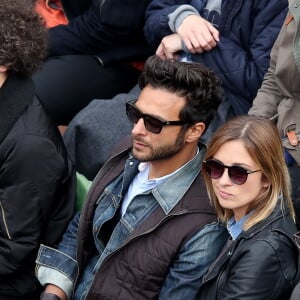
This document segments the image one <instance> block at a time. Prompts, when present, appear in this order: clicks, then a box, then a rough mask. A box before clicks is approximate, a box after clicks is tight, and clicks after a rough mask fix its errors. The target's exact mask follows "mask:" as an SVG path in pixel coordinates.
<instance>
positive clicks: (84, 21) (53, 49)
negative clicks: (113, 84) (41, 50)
mask: <svg viewBox="0 0 300 300" xmlns="http://www.w3.org/2000/svg"><path fill="white" fill-rule="evenodd" d="M149 2H150V0H105V1H104V0H62V5H63V8H64V12H65V14H66V16H67V17H68V19H69V24H67V25H59V26H56V27H54V28H51V29H50V30H49V56H56V55H65V54H91V55H96V54H97V56H98V57H100V58H101V60H102V61H103V63H104V64H105V63H108V62H118V61H124V60H130V59H145V58H146V57H147V56H148V55H149V53H150V52H149V49H148V47H147V45H146V42H145V40H144V36H143V25H144V13H145V9H146V6H147V4H148V3H149Z"/></svg>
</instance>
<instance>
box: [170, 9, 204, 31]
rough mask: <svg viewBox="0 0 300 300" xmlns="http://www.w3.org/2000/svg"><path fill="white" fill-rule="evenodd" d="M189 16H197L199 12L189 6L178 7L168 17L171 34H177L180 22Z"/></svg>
mask: <svg viewBox="0 0 300 300" xmlns="http://www.w3.org/2000/svg"><path fill="white" fill-rule="evenodd" d="M189 15H198V16H199V12H198V11H197V9H195V8H194V7H193V6H191V5H186V4H185V5H180V6H179V7H178V8H177V9H176V10H175V11H173V12H172V13H170V14H169V15H168V17H169V22H168V24H169V27H170V29H171V30H172V32H177V30H178V27H179V26H180V25H181V23H182V21H183V20H184V19H185V18H186V17H187V16H189Z"/></svg>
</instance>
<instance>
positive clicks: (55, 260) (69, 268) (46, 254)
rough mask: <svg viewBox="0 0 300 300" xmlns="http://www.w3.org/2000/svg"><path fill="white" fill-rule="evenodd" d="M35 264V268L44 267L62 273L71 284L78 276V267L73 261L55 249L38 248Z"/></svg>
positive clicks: (42, 246)
mask: <svg viewBox="0 0 300 300" xmlns="http://www.w3.org/2000/svg"><path fill="white" fill-rule="evenodd" d="M36 264H37V267H39V266H44V267H48V268H51V269H53V270H56V271H58V272H60V273H62V274H63V275H64V276H65V277H67V278H68V279H69V280H71V281H72V282H73V283H74V281H75V279H76V277H77V274H78V265H77V261H76V260H75V259H73V258H72V257H70V256H69V255H66V254H65V253H63V252H61V251H59V250H57V249H54V248H50V247H47V246H45V245H41V246H40V249H39V252H38V255H37V259H36Z"/></svg>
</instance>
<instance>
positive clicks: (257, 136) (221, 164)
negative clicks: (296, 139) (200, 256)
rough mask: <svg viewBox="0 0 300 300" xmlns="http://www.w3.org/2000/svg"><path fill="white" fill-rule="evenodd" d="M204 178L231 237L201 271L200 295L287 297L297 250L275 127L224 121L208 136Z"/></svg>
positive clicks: (249, 119) (244, 119)
mask: <svg viewBox="0 0 300 300" xmlns="http://www.w3.org/2000/svg"><path fill="white" fill-rule="evenodd" d="M203 176H204V180H205V183H206V186H207V190H208V194H209V197H210V199H211V201H212V203H213V205H214V207H215V209H216V212H217V214H218V217H219V219H220V220H221V221H223V222H224V223H226V225H227V229H228V232H229V235H230V238H229V240H228V242H227V244H226V245H225V247H224V249H223V250H222V252H221V253H220V255H219V257H218V258H217V260H216V261H215V262H214V263H213V264H212V265H211V267H210V269H209V271H208V272H207V274H206V275H205V276H204V278H203V282H202V285H201V288H200V289H199V291H200V292H199V294H198V298H197V299H199V300H202V299H205V300H208V299H222V300H226V299H235V300H238V299H243V300H245V299H247V300H250V299H253V300H259V299H263V300H268V299H272V300H276V299H280V300H284V299H289V297H290V294H291V291H292V289H293V287H294V286H295V284H296V282H297V277H298V263H299V262H298V256H299V254H298V248H297V247H296V244H295V242H294V240H293V234H294V233H295V232H296V226H295V223H294V221H295V220H294V209H293V205H292V201H291V197H290V178H289V174H288V170H287V167H286V164H285V161H284V156H283V149H282V144H281V140H280V137H279V134H278V130H277V129H276V127H275V126H274V125H273V124H272V123H271V121H269V120H266V119H262V118H258V117H254V116H241V117H237V118H235V119H233V120H231V121H229V122H227V123H226V124H225V125H224V126H222V127H220V128H219V129H218V130H217V131H216V132H215V134H214V135H213V137H212V139H211V140H210V143H209V145H208V151H207V155H206V160H205V161H204V162H203Z"/></svg>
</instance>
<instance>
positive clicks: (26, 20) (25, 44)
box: [0, 0, 47, 74]
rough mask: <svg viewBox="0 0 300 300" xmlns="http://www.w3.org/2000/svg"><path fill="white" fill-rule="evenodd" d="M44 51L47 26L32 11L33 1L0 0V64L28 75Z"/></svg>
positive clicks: (37, 63)
mask: <svg viewBox="0 0 300 300" xmlns="http://www.w3.org/2000/svg"><path fill="white" fill-rule="evenodd" d="M46 52H47V29H46V28H45V26H44V25H43V23H42V21H41V19H40V17H39V16H38V15H37V14H36V13H35V11H34V8H33V1H25V0H14V1H11V0H0V65H1V66H5V67H7V68H8V70H12V71H15V72H17V73H19V74H30V73H32V72H33V71H34V70H35V69H36V68H37V67H38V66H39V64H40V63H41V62H42V60H43V59H44V58H45V56H46Z"/></svg>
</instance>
